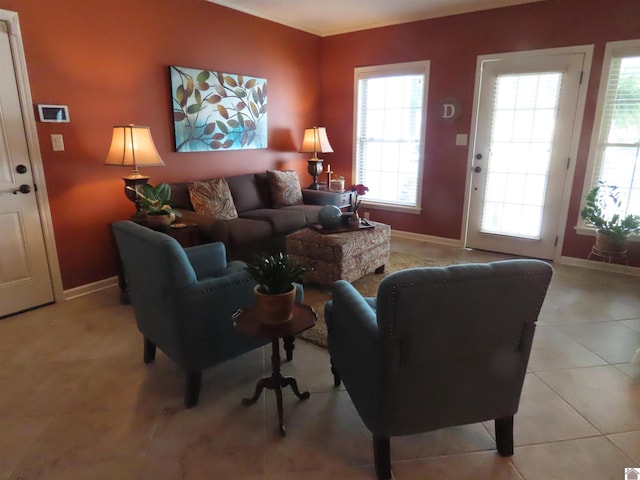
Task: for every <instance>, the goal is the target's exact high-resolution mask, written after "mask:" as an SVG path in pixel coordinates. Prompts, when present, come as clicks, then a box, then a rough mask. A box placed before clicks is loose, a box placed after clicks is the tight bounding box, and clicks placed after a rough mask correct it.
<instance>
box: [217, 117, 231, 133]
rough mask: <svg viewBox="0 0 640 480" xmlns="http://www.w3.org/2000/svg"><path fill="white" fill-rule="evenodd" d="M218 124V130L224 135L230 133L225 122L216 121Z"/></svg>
mask: <svg viewBox="0 0 640 480" xmlns="http://www.w3.org/2000/svg"><path fill="white" fill-rule="evenodd" d="M216 124H217V125H218V128H219V129H220V131H221V132H222V133H224V134H225V135H226V134H228V133H229V129H228V128H227V126H226V125H225V124H224V123H223V122H221V121H220V120H216Z"/></svg>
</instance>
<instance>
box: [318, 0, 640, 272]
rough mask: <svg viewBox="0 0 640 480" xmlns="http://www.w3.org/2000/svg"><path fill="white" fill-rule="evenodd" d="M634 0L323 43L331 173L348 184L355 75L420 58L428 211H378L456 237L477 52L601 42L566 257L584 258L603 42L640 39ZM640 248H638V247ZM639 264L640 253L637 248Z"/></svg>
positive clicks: (585, 1) (575, 4)
mask: <svg viewBox="0 0 640 480" xmlns="http://www.w3.org/2000/svg"><path fill="white" fill-rule="evenodd" d="M638 12H639V4H638V1H637V0H616V1H615V2H612V1H610V0H547V1H543V2H536V3H531V4H526V5H520V6H515V7H508V8H500V9H494V10H487V11H483V12H476V13H470V14H464V15H456V16H451V17H444V18H438V19H433V20H426V21H421V22H414V23H409V24H404V25H396V26H391V27H385V28H378V29H374V30H367V31H362V32H355V33H350V34H344V35H336V36H332V37H328V38H326V39H324V41H323V43H322V61H321V65H322V68H321V72H322V104H321V105H322V120H323V123H324V124H325V125H326V126H327V128H328V132H329V135H330V138H331V143H332V145H333V147H334V150H335V152H336V153H334V154H332V156H331V164H332V168H333V170H336V171H337V172H338V173H339V174H342V175H345V177H347V178H349V177H350V176H351V166H352V164H351V158H352V149H353V93H354V92H353V87H354V85H353V69H354V68H355V67H360V66H369V65H382V64H387V63H399V62H409V61H417V60H430V61H431V75H430V81H429V99H428V102H429V103H428V111H427V139H426V151H425V158H426V160H425V165H424V179H423V197H422V213H421V214H420V215H415V214H409V213H396V212H388V211H381V210H378V211H375V210H374V209H371V210H372V214H373V215H374V218H375V219H379V220H381V221H383V222H385V223H390V224H391V225H393V228H394V229H397V230H404V231H409V232H415V233H420V234H425V235H432V236H437V237H445V238H452V239H459V238H460V236H461V228H462V218H463V213H464V212H463V210H464V192H465V182H466V175H467V170H466V169H467V158H468V153H467V147H456V146H455V135H456V134H457V133H470V125H471V114H472V103H473V89H474V83H475V74H476V60H477V57H478V55H486V54H494V53H502V52H513V51H522V50H535V49H543V48H555V47H567V46H574V45H587V44H593V45H594V57H593V65H592V70H591V78H590V79H589V88H588V93H587V95H588V96H587V104H586V110H585V116H584V122H583V125H582V134H581V137H580V143H579V150H578V158H577V167H576V171H575V178H574V180H573V188H572V194H571V204H570V208H569V215H568V219H567V227H566V230H567V233H566V235H565V243H564V249H563V254H564V255H568V256H573V257H578V258H586V256H587V254H588V253H589V251H590V249H591V245H593V238H592V237H588V236H583V235H577V234H575V233H574V227H575V225H576V222H577V219H578V210H579V205H580V199H581V195H582V185H583V181H584V175H585V168H586V162H587V156H588V148H589V142H590V139H591V130H592V128H593V121H594V112H595V103H596V101H597V93H598V86H599V80H600V72H601V64H602V57H603V53H604V47H605V44H606V42H608V41H614V40H627V39H634V38H640V21H638ZM446 97H454V98H456V99H458V100H459V101H460V103H461V105H462V113H461V116H460V117H459V118H457V120H456V121H455V122H454V123H453V124H445V123H443V122H441V121H439V119H438V104H439V102H440V101H441V100H442V99H444V98H446ZM470 138H471V135H470ZM635 246H636V247H638V244H636V245H635ZM630 254H631V258H632V263H634V264H635V265H640V248H634V249H633V251H632V252H630Z"/></svg>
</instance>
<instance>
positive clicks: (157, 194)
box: [127, 183, 182, 230]
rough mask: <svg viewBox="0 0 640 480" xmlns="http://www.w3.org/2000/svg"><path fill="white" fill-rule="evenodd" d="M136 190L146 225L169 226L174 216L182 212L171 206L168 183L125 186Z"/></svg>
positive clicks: (155, 227)
mask: <svg viewBox="0 0 640 480" xmlns="http://www.w3.org/2000/svg"><path fill="white" fill-rule="evenodd" d="M127 188H129V189H131V190H133V191H135V192H136V196H137V198H138V200H137V202H136V203H137V204H138V206H139V208H140V212H141V213H143V214H145V215H146V222H147V226H149V227H150V228H153V229H157V230H164V229H167V228H169V227H170V226H171V222H172V221H173V220H174V219H175V217H180V216H182V214H181V213H180V212H179V211H178V210H175V209H174V208H173V207H172V206H171V187H170V186H169V184H168V183H159V184H158V185H156V186H155V187H154V186H153V185H150V184H148V183H145V184H144V185H141V186H139V188H137V189H136V188H132V187H127Z"/></svg>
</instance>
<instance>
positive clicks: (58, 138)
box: [51, 133, 64, 152]
mask: <svg viewBox="0 0 640 480" xmlns="http://www.w3.org/2000/svg"><path fill="white" fill-rule="evenodd" d="M51 148H52V149H53V151H54V152H64V140H63V138H62V135H61V134H60V133H52V134H51Z"/></svg>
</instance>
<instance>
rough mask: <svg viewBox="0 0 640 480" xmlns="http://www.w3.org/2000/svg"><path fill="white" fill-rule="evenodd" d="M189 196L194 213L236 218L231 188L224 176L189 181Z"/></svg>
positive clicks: (223, 218)
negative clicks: (202, 180) (205, 180)
mask: <svg viewBox="0 0 640 480" xmlns="http://www.w3.org/2000/svg"><path fill="white" fill-rule="evenodd" d="M189 197H190V198H191V204H192V205H193V209H194V210H195V212H196V213H201V214H204V215H211V216H212V217H215V218H218V219H220V220H233V219H234V218H238V212H237V211H236V206H235V205H234V203H233V197H232V196H231V190H229V185H227V181H226V180H225V179H224V178H215V179H213V180H209V181H207V182H191V183H189Z"/></svg>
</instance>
